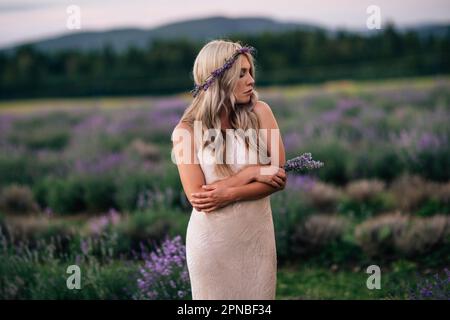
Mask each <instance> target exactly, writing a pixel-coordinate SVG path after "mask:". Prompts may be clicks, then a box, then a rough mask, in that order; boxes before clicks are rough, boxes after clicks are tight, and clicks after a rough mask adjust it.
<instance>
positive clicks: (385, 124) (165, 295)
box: [0, 77, 450, 299]
mask: <svg viewBox="0 0 450 320" xmlns="http://www.w3.org/2000/svg"><path fill="white" fill-rule="evenodd" d="M258 92H259V93H260V98H261V100H264V101H266V102H267V103H268V104H269V105H270V106H271V108H272V110H273V112H274V114H275V115H276V117H277V119H278V122H279V126H280V129H281V133H282V135H283V140H284V143H285V147H286V152H287V158H292V157H295V156H296V155H298V154H301V153H304V152H311V153H312V155H313V158H314V159H317V160H320V161H323V162H324V163H325V166H324V167H323V168H321V169H319V170H316V171H313V172H311V173H310V174H308V175H299V176H289V178H288V185H287V187H286V189H285V190H284V191H283V192H279V193H276V194H274V195H272V211H273V218H274V223H275V227H276V237H277V238H276V239H277V253H278V266H279V274H278V291H277V298H278V299H368V298H369V299H370V298H375V299H448V298H450V291H449V290H450V274H449V271H448V269H447V268H448V267H450V147H449V140H450V125H449V124H450V78H448V77H439V78H414V79H413V78H411V79H400V80H388V81H381V80H380V81H372V82H351V81H345V82H330V83H325V84H323V85H311V86H292V87H269V88H264V89H261V90H259V91H258ZM189 101H190V97H189V96H188V95H187V94H185V95H174V96H162V97H123V98H95V99H94V98H93V99H59V100H19V101H3V102H0V298H1V299H14V298H18V299H189V298H190V292H189V277H188V273H187V270H186V265H185V255H184V250H185V249H184V245H183V244H184V239H185V231H186V227H187V223H188V220H189V214H190V211H191V207H190V205H189V203H188V202H187V200H186V199H185V196H184V194H183V191H182V187H181V183H180V181H179V178H178V172H177V170H176V166H175V165H174V164H173V163H172V162H171V160H170V159H171V157H170V151H171V145H172V144H171V141H170V134H171V132H172V130H173V128H174V126H175V125H176V124H177V122H178V120H179V118H180V116H181V114H182V112H183V110H184V109H185V108H186V107H187V105H188V104H189ZM74 264H75V265H78V266H80V268H81V270H82V280H81V285H82V289H80V290H70V289H68V288H67V286H66V279H67V277H68V276H69V275H68V274H67V273H66V268H67V266H69V265H74ZM373 264H375V265H378V266H379V267H380V268H381V270H382V275H383V278H382V289H381V290H369V289H367V287H366V279H367V276H368V275H367V274H366V273H365V271H366V268H367V267H368V266H369V265H373ZM435 275H436V276H435ZM427 279H433V280H429V281H428V282H427Z"/></svg>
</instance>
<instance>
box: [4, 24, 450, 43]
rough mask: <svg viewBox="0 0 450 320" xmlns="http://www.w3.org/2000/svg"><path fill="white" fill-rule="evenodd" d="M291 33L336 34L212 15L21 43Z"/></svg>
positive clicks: (429, 27)
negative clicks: (156, 24)
mask: <svg viewBox="0 0 450 320" xmlns="http://www.w3.org/2000/svg"><path fill="white" fill-rule="evenodd" d="M396 28H397V29H398V30H399V31H401V32H406V31H409V30H411V31H416V32H418V34H419V36H421V37H426V36H429V35H435V36H445V37H448V36H450V25H445V24H444V25H437V24H426V25H418V26H410V27H397V26H396ZM291 30H309V31H311V30H322V31H324V32H327V33H328V34H330V35H333V34H335V33H336V32H337V31H338V30H331V29H326V28H322V27H319V26H315V25H311V24H304V23H296V22H281V21H276V20H273V19H270V18H265V17H242V18H227V17H222V16H215V17H209V18H203V19H194V20H186V21H180V22H176V23H170V24H166V25H163V26H160V27H156V28H153V29H139V28H126V29H113V30H109V31H82V32H76V33H71V34H65V35H61V36H57V37H52V38H48V39H43V40H38V41H35V42H29V43H24V44H30V45H33V46H34V47H35V48H37V49H40V50H43V51H57V50H65V49H79V50H84V51H89V50H96V49H101V48H103V47H104V46H106V45H110V46H111V47H112V48H113V49H115V50H117V51H123V50H125V49H127V48H128V47H130V46H134V47H137V48H144V47H148V46H149V45H151V43H152V42H153V41H154V40H155V39H175V38H185V39H190V40H210V39H214V38H224V37H227V36H229V35H231V34H237V33H243V34H252V35H254V34H260V33H263V32H272V33H277V32H283V31H291ZM347 31H350V32H356V33H360V34H361V33H362V34H367V35H369V34H373V33H374V32H378V31H370V30H364V29H363V30H347ZM15 47H17V46H14V47H10V48H6V49H3V50H5V51H11V50H13V49H14V48H15Z"/></svg>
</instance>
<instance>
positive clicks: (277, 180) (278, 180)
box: [273, 177, 284, 187]
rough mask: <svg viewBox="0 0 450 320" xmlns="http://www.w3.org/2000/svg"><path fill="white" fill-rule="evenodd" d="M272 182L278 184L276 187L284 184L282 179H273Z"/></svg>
mask: <svg viewBox="0 0 450 320" xmlns="http://www.w3.org/2000/svg"><path fill="white" fill-rule="evenodd" d="M273 180H274V181H275V182H276V183H278V185H279V186H280V187H281V186H282V185H283V184H284V181H283V179H281V178H280V177H274V178H273Z"/></svg>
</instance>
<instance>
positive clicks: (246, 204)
mask: <svg viewBox="0 0 450 320" xmlns="http://www.w3.org/2000/svg"><path fill="white" fill-rule="evenodd" d="M235 136H236V135H235ZM236 137H237V136H236ZM242 148H244V149H242ZM235 151H237V152H235V159H236V160H237V159H238V158H239V159H241V160H240V161H243V162H245V156H244V157H243V154H244V153H243V152H245V143H244V141H243V140H241V139H238V143H237V144H236V145H235ZM206 157H212V159H214V157H213V154H212V153H205V151H204V152H203V157H199V153H198V152H197V158H198V159H199V162H200V165H201V167H202V170H203V173H204V175H205V179H206V183H207V184H209V183H212V182H214V181H216V180H219V177H217V176H216V174H215V173H214V167H213V164H206V163H205V162H204V161H202V159H206ZM242 157H243V158H242ZM242 159H244V160H242ZM244 166H245V163H242V162H241V164H239V163H236V164H233V165H232V167H233V170H234V171H235V172H236V171H237V170H240V169H241V168H242V167H244ZM186 257H187V266H188V270H189V277H190V281H191V289H192V298H193V299H194V300H198V299H202V300H204V299H215V300H222V299H236V300H243V299H249V300H251V299H264V300H273V299H275V291H276V272H277V257H276V247H275V233H274V226H273V220H272V209H271V206H270V196H268V197H265V198H262V199H259V200H251V201H239V202H236V203H234V204H231V205H228V206H226V207H224V208H221V209H219V210H215V211H213V212H210V213H204V212H199V211H197V210H195V209H193V210H192V213H191V216H190V220H189V224H188V227H187V234H186Z"/></svg>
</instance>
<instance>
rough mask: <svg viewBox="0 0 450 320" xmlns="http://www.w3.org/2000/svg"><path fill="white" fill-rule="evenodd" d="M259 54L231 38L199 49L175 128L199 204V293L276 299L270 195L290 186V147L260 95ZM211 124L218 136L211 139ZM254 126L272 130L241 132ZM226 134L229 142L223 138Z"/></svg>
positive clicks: (195, 278)
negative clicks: (253, 156)
mask: <svg viewBox="0 0 450 320" xmlns="http://www.w3.org/2000/svg"><path fill="white" fill-rule="evenodd" d="M253 52H254V49H253V48H251V47H242V46H241V45H240V44H239V43H233V42H229V41H224V40H214V41H211V42H209V43H208V44H206V45H205V46H204V47H203V48H202V49H201V50H200V52H199V53H198V55H197V58H196V60H195V63H194V68H193V75H194V80H195V83H196V86H195V88H194V90H193V91H192V92H193V95H194V100H193V102H192V104H191V105H190V106H189V107H188V108H187V109H186V111H185V113H184V114H183V117H182V119H181V120H180V123H179V124H178V125H177V127H176V128H175V130H174V132H173V134H172V140H173V150H172V160H173V161H174V162H176V163H177V167H178V172H179V175H180V179H181V182H182V185H183V189H184V191H185V193H186V195H187V198H188V199H189V201H190V203H191V204H192V206H193V210H192V213H191V217H190V220H189V224H188V228H187V234H186V258H187V265H188V270H189V276H190V280H191V288H192V297H193V299H275V291H276V271H277V258H276V248H275V234H274V226H273V221H272V210H271V206H270V197H269V195H270V194H272V193H274V192H277V191H280V190H283V189H284V186H285V183H286V174H285V172H284V170H283V169H282V166H283V165H284V163H285V152H284V146H283V143H282V140H281V136H280V134H279V129H278V125H277V122H276V119H275V118H274V115H273V113H272V111H271V109H270V107H269V106H268V105H267V104H266V103H264V102H262V101H258V100H257V93H256V91H255V90H254V84H255V80H254V78H255V74H254V73H255V69H254V64H253V57H252V53H253ZM195 125H197V126H195ZM196 128H197V129H200V131H198V130H197V132H196V130H195V129H196ZM208 129H213V132H216V135H215V136H211V137H208V138H213V139H212V140H213V141H209V139H208V141H206V142H204V141H203V138H204V137H205V134H207V133H208V131H211V130H208ZM231 129H233V130H231ZM239 129H242V130H239ZM252 130H253V132H254V131H256V132H258V133H259V132H262V131H263V130H265V131H266V133H267V136H264V135H263V139H259V140H258V139H256V138H255V135H253V136H252V135H243V134H242V132H252ZM225 133H226V137H225ZM274 135H275V139H273V136H274ZM264 137H266V138H265V139H264ZM267 137H272V139H269V138H267ZM225 138H226V139H227V143H226V144H224V143H218V142H223V140H225ZM230 138H231V139H232V140H231V141H233V142H234V143H233V144H232V145H229V144H228V139H230ZM273 141H275V142H276V143H275V144H274V146H277V148H276V149H275V152H272V142H273ZM176 150H177V151H180V150H182V152H175V151H176ZM250 150H252V151H255V150H256V151H258V152H259V154H261V152H262V151H265V153H264V154H265V155H267V156H268V159H269V161H270V163H267V162H264V164H262V163H261V161H260V158H259V157H258V161H257V162H256V163H255V162H251V161H250V160H249V159H247V157H246V156H245V155H248V154H250V152H249V151H250ZM181 154H182V155H181ZM218 154H220V155H221V156H222V158H218V156H217V155H218ZM230 155H234V156H230ZM224 156H225V157H226V159H227V161H225V162H224V161H223V157H224ZM182 158H183V159H182ZM249 158H250V157H249ZM229 160H231V161H229ZM273 163H276V164H277V165H276V170H272V171H271V172H270V174H268V173H267V172H266V171H264V170H263V169H269V168H274V165H273Z"/></svg>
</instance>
